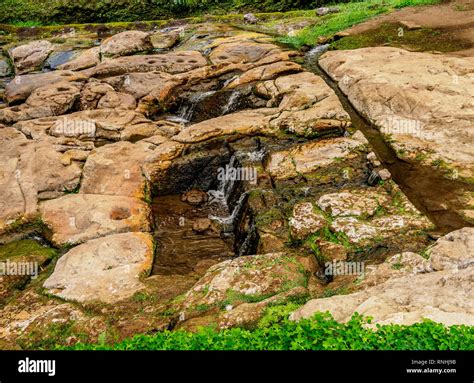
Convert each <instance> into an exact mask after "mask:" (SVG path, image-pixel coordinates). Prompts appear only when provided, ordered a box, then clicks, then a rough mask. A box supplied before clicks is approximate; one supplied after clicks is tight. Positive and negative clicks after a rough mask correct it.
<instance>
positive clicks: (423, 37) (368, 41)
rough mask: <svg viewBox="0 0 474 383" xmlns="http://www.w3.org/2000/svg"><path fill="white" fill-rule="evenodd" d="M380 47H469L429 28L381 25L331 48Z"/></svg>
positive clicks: (337, 42)
mask: <svg viewBox="0 0 474 383" xmlns="http://www.w3.org/2000/svg"><path fill="white" fill-rule="evenodd" d="M382 45H390V46H392V47H409V48H411V49H416V50H419V51H434V50H436V51H440V52H452V51H457V50H461V49H467V48H468V47H469V43H468V42H467V41H466V42H463V41H458V40H457V39H456V38H453V37H451V36H450V35H449V33H448V32H446V33H442V32H440V31H438V30H432V29H429V28H421V29H417V30H407V29H406V28H403V27H402V26H401V25H399V24H383V25H381V26H380V27H378V28H377V29H373V30H370V31H367V32H364V33H361V34H358V35H356V36H348V37H344V38H342V39H340V40H338V41H335V42H334V43H333V44H332V45H331V47H332V48H333V49H358V48H365V47H371V46H382ZM401 154H403V152H402V153H401Z"/></svg>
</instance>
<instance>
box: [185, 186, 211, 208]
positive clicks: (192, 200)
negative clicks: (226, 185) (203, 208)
mask: <svg viewBox="0 0 474 383" xmlns="http://www.w3.org/2000/svg"><path fill="white" fill-rule="evenodd" d="M208 198H209V197H208V195H207V193H206V192H204V191H202V190H198V189H192V190H189V191H187V192H185V193H183V195H182V196H181V201H183V202H187V203H189V204H190V205H193V206H199V205H202V204H203V203H205V202H207V200H208Z"/></svg>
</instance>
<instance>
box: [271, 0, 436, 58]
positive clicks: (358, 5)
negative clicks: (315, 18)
mask: <svg viewBox="0 0 474 383" xmlns="http://www.w3.org/2000/svg"><path fill="white" fill-rule="evenodd" d="M439 2H440V0H366V1H363V2H350V3H348V4H338V7H339V9H340V12H338V13H335V14H329V15H326V16H323V17H321V18H320V19H321V21H320V22H318V23H317V24H316V25H314V26H310V27H307V28H304V29H302V30H301V31H300V32H299V33H298V34H297V35H296V36H292V37H284V38H281V39H280V40H281V42H283V43H285V44H289V45H291V46H294V47H295V48H300V47H301V46H303V45H308V46H314V45H316V43H317V42H318V38H319V37H320V36H325V37H331V36H333V35H334V34H336V33H337V32H340V31H342V30H344V29H347V28H350V27H352V26H353V25H355V24H358V23H361V22H363V21H366V20H368V19H370V18H372V17H373V16H376V15H379V14H382V13H386V12H389V11H391V10H394V9H397V8H403V7H408V6H416V5H427V4H437V3H439ZM343 40H344V39H343ZM339 49H344V48H339Z"/></svg>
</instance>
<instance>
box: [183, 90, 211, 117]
mask: <svg viewBox="0 0 474 383" xmlns="http://www.w3.org/2000/svg"><path fill="white" fill-rule="evenodd" d="M214 93H216V91H214V90H211V91H209V92H203V93H197V94H194V95H192V96H191V97H190V98H189V102H186V103H185V104H184V105H183V106H182V107H181V108H180V110H179V112H178V118H179V119H180V121H183V122H185V123H186V122H190V121H191V120H192V118H193V115H194V111H195V110H196V106H197V105H199V103H200V102H202V101H203V100H205V99H206V98H208V97H210V96H212V95H213V94H214Z"/></svg>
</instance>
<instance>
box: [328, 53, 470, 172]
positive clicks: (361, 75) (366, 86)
mask: <svg viewBox="0 0 474 383" xmlns="http://www.w3.org/2000/svg"><path fill="white" fill-rule="evenodd" d="M319 62H320V65H321V67H322V68H323V69H324V70H325V71H326V72H327V73H328V74H329V75H330V76H331V77H332V78H333V79H334V80H335V81H337V82H338V83H339V87H340V89H341V90H342V92H344V93H345V94H346V95H347V96H348V98H349V100H350V102H351V103H352V105H354V107H355V108H356V109H357V111H358V112H359V113H361V114H362V115H364V116H365V117H366V118H368V119H369V120H370V121H371V122H372V123H374V124H375V125H376V126H377V127H378V128H379V129H380V130H381V131H382V132H383V133H385V134H387V135H389V136H390V138H391V139H390V145H392V146H393V147H394V149H395V150H396V151H397V155H398V156H399V157H402V158H403V157H407V158H411V159H413V158H415V157H416V155H417V154H418V153H423V154H425V156H426V159H425V160H424V161H425V162H426V163H427V164H433V165H434V164H436V163H438V161H440V160H442V161H444V162H445V163H447V164H448V165H449V166H451V167H453V168H455V169H456V170H457V171H458V173H459V175H460V176H465V177H472V176H473V175H474V165H473V164H474V155H473V151H472V142H474V115H473V107H474V104H473V100H474V86H473V84H472V78H473V76H474V62H473V61H472V60H471V59H469V58H457V57H452V56H446V55H441V54H430V53H419V52H409V51H406V50H403V49H398V48H389V47H376V48H362V49H356V50H346V51H333V52H327V53H325V54H324V55H323V56H322V57H321V59H320V61H319Z"/></svg>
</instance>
